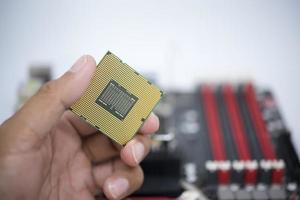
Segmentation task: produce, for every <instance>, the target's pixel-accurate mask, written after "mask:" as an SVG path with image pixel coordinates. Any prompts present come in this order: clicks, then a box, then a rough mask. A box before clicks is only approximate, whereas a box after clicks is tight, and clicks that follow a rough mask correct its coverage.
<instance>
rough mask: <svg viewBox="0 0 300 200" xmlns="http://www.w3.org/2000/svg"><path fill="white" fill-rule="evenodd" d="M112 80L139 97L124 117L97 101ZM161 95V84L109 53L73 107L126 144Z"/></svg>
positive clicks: (107, 133)
mask: <svg viewBox="0 0 300 200" xmlns="http://www.w3.org/2000/svg"><path fill="white" fill-rule="evenodd" d="M111 80H114V81H116V82H117V83H119V84H120V85H121V86H122V87H124V88H125V89H126V90H127V91H129V92H130V93H132V94H133V95H135V96H136V97H137V98H138V100H137V102H136V103H135V104H134V106H133V107H132V108H131V110H130V111H129V113H128V114H127V116H126V117H125V118H124V119H123V120H120V119H118V118H117V117H116V116H114V115H113V114H111V113H110V112H108V111H107V110H105V109H104V108H103V107H101V106H100V105H98V104H97V103H96V99H97V98H98V97H99V95H100V94H101V93H102V91H103V90H104V89H105V87H106V86H107V84H108V83H109V82H110V81H111ZM161 96H162V91H161V90H160V89H159V88H158V87H156V86H155V85H153V84H151V83H150V82H149V81H147V80H146V79H145V78H144V77H143V76H141V75H140V74H139V73H137V72H136V71H135V70H133V69H132V68H131V67H130V66H128V65H127V64H126V63H123V62H122V61H121V60H120V59H119V58H118V57H116V56H115V55H114V54H112V53H110V52H108V53H107V54H106V55H105V56H104V57H103V59H102V60H101V61H100V63H99V64H98V66H97V68H96V72H95V74H94V76H93V78H92V81H91V83H90V85H89V87H88V89H87V90H86V92H85V94H84V95H83V96H82V97H81V98H80V99H79V100H78V101H76V102H75V104H74V105H72V106H71V110H72V111H73V112H74V113H75V114H77V115H78V116H80V117H81V118H83V119H84V120H86V121H87V122H88V123H90V124H91V125H93V126H94V127H96V128H97V129H99V130H100V131H101V132H102V133H104V134H106V135H107V136H109V137H110V138H112V139H113V140H115V141H116V142H117V143H119V144H121V145H124V144H126V143H127V142H128V141H129V140H130V139H132V138H133V136H134V135H135V134H136V132H137V131H138V129H139V128H140V127H141V125H142V124H143V122H144V121H145V119H146V118H147V117H148V116H149V114H150V113H151V111H152V110H153V108H154V107H155V105H156V104H157V103H158V102H159V100H160V98H161Z"/></svg>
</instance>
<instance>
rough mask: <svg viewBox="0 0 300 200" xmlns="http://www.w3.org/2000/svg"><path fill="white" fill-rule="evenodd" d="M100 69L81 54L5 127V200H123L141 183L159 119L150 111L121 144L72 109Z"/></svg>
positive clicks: (0, 184) (0, 133)
mask: <svg viewBox="0 0 300 200" xmlns="http://www.w3.org/2000/svg"><path fill="white" fill-rule="evenodd" d="M95 69H96V64H95V61H94V59H93V58H92V57H91V56H83V57H81V58H80V59H79V60H78V61H77V62H76V63H75V64H74V65H73V67H72V68H71V69H70V70H69V71H68V72H66V73H65V74H64V75H63V76H62V77H60V78H59V79H57V80H53V81H50V82H49V83H47V84H45V85H44V86H43V87H42V88H41V89H40V91H39V92H38V93H37V94H36V95H34V96H33V97H32V98H31V99H30V100H29V101H28V102H27V103H26V104H25V105H24V106H23V107H22V108H21V109H20V110H19V111H18V112H17V113H16V114H14V115H13V116H12V117H11V118H10V119H8V120H7V121H6V122H4V123H3V124H2V125H1V126H0V197H1V199H4V200H8V199H22V200H25V199H30V200H32V199H81V200H90V199H95V198H94V195H95V194H97V193H99V192H103V193H104V195H105V196H106V197H107V198H109V199H121V198H124V197H126V196H127V195H129V194H130V193H132V192H134V191H135V190H136V189H138V188H139V187H140V185H141V183H142V181H143V172H142V170H141V168H140V166H139V162H140V161H141V160H142V159H143V158H144V157H145V155H146V154H147V153H148V152H149V148H150V142H151V141H150V138H149V136H148V135H149V134H151V133H153V132H155V131H156V130H157V129H158V124H159V122H158V118H157V117H156V116H155V115H154V114H151V115H150V117H149V118H148V119H147V120H146V122H145V123H144V125H143V127H142V128H141V129H140V131H139V134H137V135H136V136H135V137H134V139H132V140H131V141H130V142H128V143H127V144H126V146H125V147H123V148H121V147H118V146H117V145H116V144H114V143H112V142H111V140H110V139H108V138H107V137H106V136H105V135H103V134H101V133H99V132H98V131H97V130H96V129H94V128H93V127H92V126H90V125H88V124H87V123H86V122H84V121H81V120H80V119H79V118H78V117H77V116H75V115H74V114H73V113H71V112H70V111H68V108H69V107H70V106H71V105H72V104H73V103H74V102H75V101H76V100H77V99H78V98H79V97H80V96H81V95H83V93H84V91H85V90H86V89H87V87H88V85H89V82H90V80H91V78H92V75H93V73H94V71H95ZM120 134H122V133H120Z"/></svg>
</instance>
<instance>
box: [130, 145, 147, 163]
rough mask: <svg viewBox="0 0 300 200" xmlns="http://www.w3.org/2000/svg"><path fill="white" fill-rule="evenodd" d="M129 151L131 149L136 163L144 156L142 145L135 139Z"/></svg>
mask: <svg viewBox="0 0 300 200" xmlns="http://www.w3.org/2000/svg"><path fill="white" fill-rule="evenodd" d="M131 151H132V155H133V158H134V161H135V162H136V163H137V164H138V163H140V162H141V161H142V159H143V158H144V154H145V147H144V145H143V144H142V143H141V142H139V141H137V140H136V142H135V143H134V144H133V145H132V147H131Z"/></svg>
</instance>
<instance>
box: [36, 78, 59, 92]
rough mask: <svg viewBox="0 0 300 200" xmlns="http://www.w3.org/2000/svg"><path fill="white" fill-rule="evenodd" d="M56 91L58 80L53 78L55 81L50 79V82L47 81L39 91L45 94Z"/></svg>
mask: <svg viewBox="0 0 300 200" xmlns="http://www.w3.org/2000/svg"><path fill="white" fill-rule="evenodd" d="M55 91H56V81H55V80H53V81H49V82H47V83H45V84H44V85H43V86H42V87H41V89H40V91H39V93H40V94H43V95H45V94H51V95H52V94H55Z"/></svg>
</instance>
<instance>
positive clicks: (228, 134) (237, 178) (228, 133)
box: [216, 86, 243, 184]
mask: <svg viewBox="0 0 300 200" xmlns="http://www.w3.org/2000/svg"><path fill="white" fill-rule="evenodd" d="M216 100H217V106H218V111H219V118H220V124H221V128H222V130H223V135H224V142H225V147H226V154H227V156H228V159H229V160H230V161H231V163H232V162H233V161H237V160H238V159H239V158H238V152H237V148H236V145H235V143H234V139H233V137H232V130H231V127H230V123H229V116H228V113H227V109H226V105H225V102H224V98H223V94H222V87H221V86H220V87H218V88H217V90H216ZM231 180H232V182H233V183H238V184H242V183H243V171H237V170H235V169H232V170H231Z"/></svg>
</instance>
